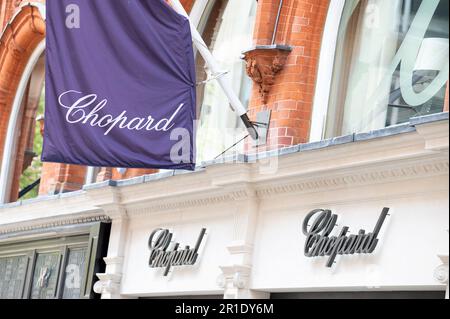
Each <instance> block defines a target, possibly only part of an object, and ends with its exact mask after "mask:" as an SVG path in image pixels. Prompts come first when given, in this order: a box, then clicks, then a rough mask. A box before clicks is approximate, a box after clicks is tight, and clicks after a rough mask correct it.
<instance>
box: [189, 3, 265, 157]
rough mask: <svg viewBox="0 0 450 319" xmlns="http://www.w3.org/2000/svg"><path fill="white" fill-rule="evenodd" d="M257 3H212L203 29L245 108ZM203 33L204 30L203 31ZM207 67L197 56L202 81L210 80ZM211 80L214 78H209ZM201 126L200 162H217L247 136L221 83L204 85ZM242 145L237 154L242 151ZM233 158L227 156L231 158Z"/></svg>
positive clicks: (200, 93)
mask: <svg viewBox="0 0 450 319" xmlns="http://www.w3.org/2000/svg"><path fill="white" fill-rule="evenodd" d="M256 7H257V2H256V1H254V0H249V1H242V0H216V1H210V2H209V10H208V7H207V10H205V13H206V14H207V18H206V19H202V21H200V24H199V29H200V30H201V31H203V32H202V33H203V38H204V39H205V41H206V43H207V44H208V46H209V48H210V50H211V51H212V53H213V55H214V57H215V58H216V59H217V60H218V62H219V64H220V65H221V67H222V71H223V72H229V75H230V79H231V81H232V86H233V88H234V91H235V92H236V93H237V94H238V96H239V98H240V100H241V101H242V102H243V104H244V105H245V106H247V105H248V102H249V99H250V92H251V85H252V83H251V80H250V79H249V78H248V77H247V75H246V72H245V63H244V61H243V60H242V58H241V57H242V52H243V51H245V50H246V49H248V48H250V47H251V46H252V43H253V27H254V24H255V17H256ZM202 29H203V30H202ZM205 67H206V65H205V62H204V61H203V59H202V58H201V57H200V56H199V55H198V56H197V78H198V81H203V80H205V79H206V73H205V70H206V71H207V69H205ZM209 78H211V75H209ZM197 95H198V96H197V99H198V107H197V113H198V116H199V123H198V129H197V162H198V163H201V162H202V161H206V160H211V159H214V158H215V157H216V156H218V155H219V154H221V153H222V152H223V151H224V150H226V149H227V148H228V147H230V146H231V145H233V144H234V142H235V141H237V139H239V137H241V136H242V135H243V134H245V132H246V131H245V128H244V127H243V125H242V124H241V122H240V119H239V118H238V117H237V116H236V113H234V112H233V111H232V110H231V108H230V107H229V102H228V99H227V98H226V96H225V94H224V93H223V91H222V89H221V87H220V86H219V84H218V82H217V81H214V80H212V81H209V82H207V83H206V84H204V85H200V86H199V88H198V90H197ZM239 147H242V145H239V146H238V148H237V149H235V151H236V150H239ZM230 154H232V151H230V153H227V155H230Z"/></svg>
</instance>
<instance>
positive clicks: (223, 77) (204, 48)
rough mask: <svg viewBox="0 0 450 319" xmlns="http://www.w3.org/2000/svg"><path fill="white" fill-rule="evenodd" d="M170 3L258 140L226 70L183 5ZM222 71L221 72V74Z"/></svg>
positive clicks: (252, 134) (254, 138)
mask: <svg viewBox="0 0 450 319" xmlns="http://www.w3.org/2000/svg"><path fill="white" fill-rule="evenodd" d="M170 3H171V4H172V7H173V9H174V10H175V11H176V12H177V13H178V14H181V15H182V16H184V17H186V18H187V19H188V20H189V23H190V26H191V34H192V41H193V43H194V45H195V47H196V48H197V50H198V52H199V53H200V54H201V56H202V57H203V59H205V62H206V64H207V65H208V67H209V69H210V70H211V73H212V74H213V76H214V75H218V76H217V77H216V80H217V81H218V82H219V84H220V86H221V87H222V89H223V91H224V93H225V95H226V96H227V98H228V100H229V102H230V107H231V108H232V110H233V111H234V112H235V113H236V114H237V115H238V116H239V117H240V118H241V120H242V122H243V123H244V125H245V128H246V129H247V131H248V133H249V135H250V136H251V137H252V139H253V140H255V141H256V140H258V137H259V134H258V130H257V129H256V128H255V126H254V124H253V122H252V121H250V119H249V117H248V115H247V110H246V108H245V107H244V106H243V105H242V103H241V101H240V100H239V98H238V96H237V95H236V93H235V92H234V91H233V88H232V86H231V81H229V78H228V75H229V74H228V72H227V73H225V74H223V72H222V71H221V70H220V65H219V64H218V62H217V61H216V59H215V58H214V56H213V55H212V53H211V52H210V51H209V49H208V46H207V45H206V43H205V41H203V39H202V37H201V35H200V33H199V32H198V31H197V28H196V27H195V26H194V24H193V23H192V21H191V20H190V18H189V15H188V14H187V12H186V10H185V9H184V7H183V5H182V4H181V3H180V1H179V0H170ZM221 73H222V74H221Z"/></svg>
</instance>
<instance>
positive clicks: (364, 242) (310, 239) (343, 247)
mask: <svg viewBox="0 0 450 319" xmlns="http://www.w3.org/2000/svg"><path fill="white" fill-rule="evenodd" d="M388 213H389V208H384V209H383V211H382V213H381V215H380V218H379V219H378V222H377V224H376V226H375V228H374V230H373V232H371V233H367V234H366V231H365V230H363V229H361V230H360V231H359V232H358V234H356V235H350V236H347V233H348V231H349V227H347V226H345V227H343V228H342V230H341V231H340V232H339V235H338V236H330V234H331V232H332V231H333V230H334V228H335V227H336V226H337V225H336V222H337V219H338V216H337V215H335V214H332V213H331V211H330V210H327V209H316V210H313V211H312V212H310V213H309V214H308V215H307V216H306V218H305V220H304V222H303V226H302V230H303V234H305V236H306V242H305V250H304V253H305V256H306V257H324V256H329V259H328V262H327V267H331V266H333V263H334V261H335V259H336V257H337V255H354V254H371V253H373V252H374V250H375V248H376V247H377V245H378V241H379V240H378V238H377V237H378V234H379V233H380V230H381V227H382V226H383V223H384V221H385V219H386V217H387V216H388V215H389V214H388Z"/></svg>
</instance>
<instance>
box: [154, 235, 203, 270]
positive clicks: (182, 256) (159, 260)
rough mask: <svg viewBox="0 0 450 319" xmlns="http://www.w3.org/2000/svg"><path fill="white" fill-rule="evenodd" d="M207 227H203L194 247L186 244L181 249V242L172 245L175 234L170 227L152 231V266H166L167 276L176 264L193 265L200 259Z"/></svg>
mask: <svg viewBox="0 0 450 319" xmlns="http://www.w3.org/2000/svg"><path fill="white" fill-rule="evenodd" d="M205 234H206V229H205V228H203V229H202V230H201V231H200V235H199V236H198V239H197V243H196V244H195V247H194V248H192V249H191V248H190V247H189V246H186V247H185V248H184V249H181V250H179V248H180V244H179V243H174V244H173V245H172V248H170V246H171V242H172V239H173V234H172V233H171V232H170V231H169V230H168V229H162V228H158V229H156V230H154V231H153V232H152V234H151V235H150V238H149V240H148V247H149V248H150V259H149V263H148V264H149V266H150V268H166V270H165V271H164V276H167V275H168V274H169V272H170V269H171V268H172V267H174V266H193V265H195V263H196V262H197V259H198V250H199V249H200V246H201V244H202V241H203V238H204V237H205Z"/></svg>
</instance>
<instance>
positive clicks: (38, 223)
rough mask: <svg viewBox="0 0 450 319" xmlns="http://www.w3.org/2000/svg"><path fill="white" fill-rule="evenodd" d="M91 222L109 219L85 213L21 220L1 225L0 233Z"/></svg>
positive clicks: (108, 220)
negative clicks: (43, 219) (49, 219)
mask: <svg viewBox="0 0 450 319" xmlns="http://www.w3.org/2000/svg"><path fill="white" fill-rule="evenodd" d="M93 222H111V219H110V218H109V216H106V215H86V216H70V217H61V218H52V220H51V221H42V220H34V221H30V222H21V223H18V224H11V225H8V224H6V225H1V226H0V234H1V235H5V234H11V233H18V232H27V231H33V230H41V229H47V228H55V227H61V226H71V225H80V224H87V223H93Z"/></svg>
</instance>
